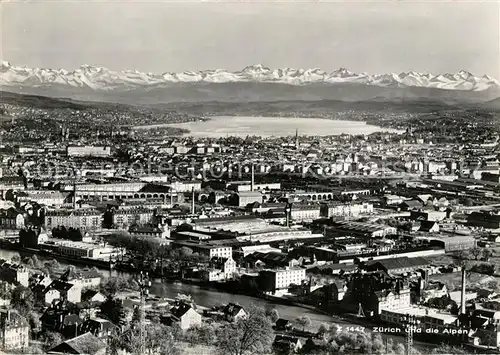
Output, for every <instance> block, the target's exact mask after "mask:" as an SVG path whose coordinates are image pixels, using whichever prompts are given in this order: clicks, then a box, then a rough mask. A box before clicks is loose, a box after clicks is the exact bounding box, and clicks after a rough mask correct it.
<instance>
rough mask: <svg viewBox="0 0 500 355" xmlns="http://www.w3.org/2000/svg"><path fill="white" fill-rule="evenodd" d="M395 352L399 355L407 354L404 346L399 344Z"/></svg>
mask: <svg viewBox="0 0 500 355" xmlns="http://www.w3.org/2000/svg"><path fill="white" fill-rule="evenodd" d="M394 352H395V353H396V354H397V355H404V354H406V348H405V346H404V345H403V344H401V343H398V344H396V347H395V349H394Z"/></svg>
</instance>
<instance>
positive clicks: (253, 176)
mask: <svg viewBox="0 0 500 355" xmlns="http://www.w3.org/2000/svg"><path fill="white" fill-rule="evenodd" d="M251 170H252V180H251V181H250V191H253V189H254V185H255V167H254V165H253V162H252V167H251Z"/></svg>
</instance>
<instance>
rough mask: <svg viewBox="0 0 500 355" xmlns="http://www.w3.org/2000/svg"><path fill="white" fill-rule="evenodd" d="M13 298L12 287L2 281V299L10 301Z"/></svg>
mask: <svg viewBox="0 0 500 355" xmlns="http://www.w3.org/2000/svg"><path fill="white" fill-rule="evenodd" d="M11 297H12V290H11V286H10V284H9V283H8V282H6V281H0V299H4V300H10V299H11Z"/></svg>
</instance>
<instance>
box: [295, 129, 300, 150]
mask: <svg viewBox="0 0 500 355" xmlns="http://www.w3.org/2000/svg"><path fill="white" fill-rule="evenodd" d="M295 149H296V150H299V130H298V129H296V130H295Z"/></svg>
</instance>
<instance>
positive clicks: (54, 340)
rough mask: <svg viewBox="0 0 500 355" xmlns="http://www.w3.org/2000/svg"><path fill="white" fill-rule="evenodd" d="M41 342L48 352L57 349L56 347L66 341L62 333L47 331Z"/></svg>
mask: <svg viewBox="0 0 500 355" xmlns="http://www.w3.org/2000/svg"><path fill="white" fill-rule="evenodd" d="M40 341H41V342H42V344H43V348H44V350H45V351H48V350H50V349H52V348H53V347H55V346H56V345H59V344H61V343H62V342H63V341H64V339H63V337H62V335H61V334H60V333H57V332H51V331H48V330H46V331H44V332H43V333H42V335H41V336H40Z"/></svg>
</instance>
